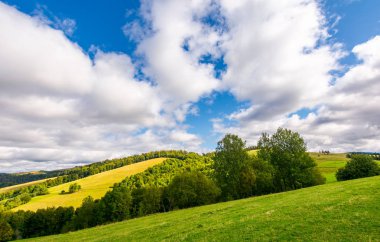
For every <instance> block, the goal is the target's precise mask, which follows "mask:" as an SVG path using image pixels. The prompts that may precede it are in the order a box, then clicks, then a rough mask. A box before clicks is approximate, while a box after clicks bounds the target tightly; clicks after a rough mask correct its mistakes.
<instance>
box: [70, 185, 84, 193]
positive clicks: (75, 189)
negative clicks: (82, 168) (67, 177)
mask: <svg viewBox="0 0 380 242" xmlns="http://www.w3.org/2000/svg"><path fill="white" fill-rule="evenodd" d="M81 188H82V187H81V185H79V184H78V183H73V184H71V185H70V187H69V193H74V192H78V191H79V190H80V189H81Z"/></svg>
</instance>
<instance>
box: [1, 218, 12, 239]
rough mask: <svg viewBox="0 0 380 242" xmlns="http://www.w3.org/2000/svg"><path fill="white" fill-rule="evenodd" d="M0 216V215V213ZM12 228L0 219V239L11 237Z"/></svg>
mask: <svg viewBox="0 0 380 242" xmlns="http://www.w3.org/2000/svg"><path fill="white" fill-rule="evenodd" d="M0 216H2V215H1V214H0ZM13 234H14V232H13V229H12V227H11V226H10V225H9V223H7V221H5V220H3V219H0V241H8V240H11V239H12V238H13Z"/></svg>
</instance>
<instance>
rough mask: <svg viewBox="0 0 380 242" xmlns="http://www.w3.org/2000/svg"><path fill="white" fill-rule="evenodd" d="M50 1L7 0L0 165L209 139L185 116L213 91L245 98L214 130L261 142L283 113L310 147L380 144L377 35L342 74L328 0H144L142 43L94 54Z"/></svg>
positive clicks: (0, 63)
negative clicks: (27, 9)
mask: <svg viewBox="0 0 380 242" xmlns="http://www.w3.org/2000/svg"><path fill="white" fill-rule="evenodd" d="M46 11H47V10H46V8H42V9H41V8H40V9H37V11H36V12H34V15H33V16H29V15H26V14H24V13H21V12H20V11H18V10H17V9H16V8H14V7H10V6H8V5H6V4H4V3H1V2H0V137H2V138H1V139H0V172H2V171H7V172H8V171H20V170H36V169H57V168H64V167H71V166H74V165H79V164H84V163H88V162H92V161H98V160H102V159H106V158H112V157H118V156H122V155H126V154H132V153H139V152H144V151H150V150H158V149H188V150H193V151H204V149H203V148H202V140H201V138H200V137H198V136H197V135H194V134H191V133H190V132H189V131H188V130H187V128H188V126H187V125H186V118H187V117H188V116H189V115H198V113H199V109H198V108H197V102H198V101H199V100H200V99H201V98H203V97H207V96H208V95H210V94H212V93H213V92H218V91H228V92H231V93H232V94H233V95H234V97H236V98H237V99H238V100H239V101H243V102H248V106H246V108H243V109H241V110H236V111H235V112H233V113H231V114H226V117H220V116H219V117H215V119H213V121H212V122H213V131H214V132H215V133H218V134H224V133H226V132H231V133H236V134H239V135H240V136H242V137H243V138H245V139H247V140H248V143H249V144H254V143H255V142H256V141H257V139H258V137H259V135H260V133H261V132H273V131H275V129H276V128H277V127H280V126H281V127H287V128H291V129H293V130H296V131H299V132H300V133H301V135H303V136H304V137H305V138H306V140H307V142H308V144H309V147H310V148H311V149H314V150H318V149H331V150H332V151H351V150H370V151H379V150H380V142H379V140H380V127H379V117H380V113H379V109H378V108H377V106H378V105H377V104H378V103H379V101H380V94H379V93H378V91H377V90H379V88H380V86H379V85H380V56H379V55H378V54H377V53H380V37H379V36H377V37H374V38H373V39H371V40H369V41H367V42H365V43H362V44H359V45H357V46H356V47H355V48H353V50H352V53H354V54H355V55H356V57H357V58H358V60H359V61H361V63H360V64H358V65H356V66H353V67H352V68H351V69H348V70H347V72H346V73H345V74H344V75H342V76H341V77H339V78H336V77H335V76H333V74H332V73H333V71H336V70H342V69H341V67H340V66H339V60H340V59H341V58H342V57H343V56H344V55H345V54H346V53H345V51H344V50H343V47H342V45H341V44H339V43H331V42H332V41H331V40H330V34H329V32H330V27H331V26H328V24H327V21H326V18H327V16H325V13H324V11H323V6H321V2H320V1H316V0H294V1H278V0H265V1H264V0H242V1H235V0H206V1H199V0H192V1H177V0H157V1H152V0H142V1H141V9H140V12H139V15H140V18H139V19H135V20H134V21H132V22H129V23H126V24H125V26H124V27H123V29H122V31H123V32H124V34H125V35H126V37H128V38H129V39H130V40H131V41H135V42H136V46H137V47H136V51H135V53H134V55H133V57H131V56H129V55H127V54H125V53H114V52H104V51H102V50H101V49H99V48H97V47H93V48H92V49H91V50H89V51H90V52H91V55H90V54H89V53H88V52H87V51H86V50H83V49H82V48H81V47H80V46H79V45H78V44H76V43H74V42H72V41H71V40H70V39H69V38H68V37H67V36H69V35H71V34H72V33H73V31H75V28H76V22H75V20H72V19H64V20H59V19H54V18H53V20H51V19H49V18H47V17H46V16H45V13H46ZM48 14H50V15H51V13H48ZM117 27H118V28H119V27H120V26H117ZM93 53H94V55H92V54H93ZM90 56H93V57H90ZM217 62H219V64H221V65H222V66H224V67H223V68H221V66H218V65H219V64H216V63H217ZM218 73H219V74H220V73H221V74H220V75H219V74H218ZM300 110H308V112H309V113H308V114H305V115H301V114H300ZM218 115H219V114H218ZM226 121H227V122H226ZM231 121H232V122H231Z"/></svg>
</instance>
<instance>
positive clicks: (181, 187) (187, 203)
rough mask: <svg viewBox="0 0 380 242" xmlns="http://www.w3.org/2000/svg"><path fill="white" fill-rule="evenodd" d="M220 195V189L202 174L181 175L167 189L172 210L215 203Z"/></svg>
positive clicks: (187, 173) (189, 173)
mask: <svg viewBox="0 0 380 242" xmlns="http://www.w3.org/2000/svg"><path fill="white" fill-rule="evenodd" d="M219 195H220V189H219V188H218V187H217V186H216V185H215V183H214V182H213V181H212V180H210V179H209V178H207V177H206V176H205V175H204V174H202V173H200V172H185V173H182V174H179V175H177V176H175V177H174V179H173V180H172V182H171V183H170V184H169V186H168V188H167V198H168V201H169V204H170V207H171V208H188V207H194V206H199V205H205V204H210V203H214V202H215V201H216V199H217V197H218V196H219Z"/></svg>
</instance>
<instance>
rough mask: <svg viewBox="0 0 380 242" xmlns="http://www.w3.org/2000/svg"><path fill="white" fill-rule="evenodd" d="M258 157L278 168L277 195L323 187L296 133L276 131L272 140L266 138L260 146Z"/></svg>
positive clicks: (276, 171) (261, 141)
mask: <svg viewBox="0 0 380 242" xmlns="http://www.w3.org/2000/svg"><path fill="white" fill-rule="evenodd" d="M258 146H259V149H260V150H259V151H258V153H257V154H258V157H259V158H260V159H263V160H266V161H268V162H269V163H271V164H272V165H273V167H274V168H275V175H274V185H275V189H276V190H277V191H287V190H293V189H298V188H302V187H308V186H313V185H318V184H322V183H324V182H325V181H324V179H323V178H322V176H321V175H320V174H319V171H318V170H317V169H316V166H317V164H316V163H315V161H314V160H313V159H312V158H311V157H310V156H309V154H308V153H307V152H306V144H305V142H304V140H303V138H302V137H301V136H300V135H299V134H298V133H297V132H293V131H291V130H288V129H282V128H279V129H277V132H276V133H275V134H273V135H272V136H271V137H270V136H269V135H268V134H265V133H264V134H263V135H262V137H261V138H260V140H259V142H258Z"/></svg>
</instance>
